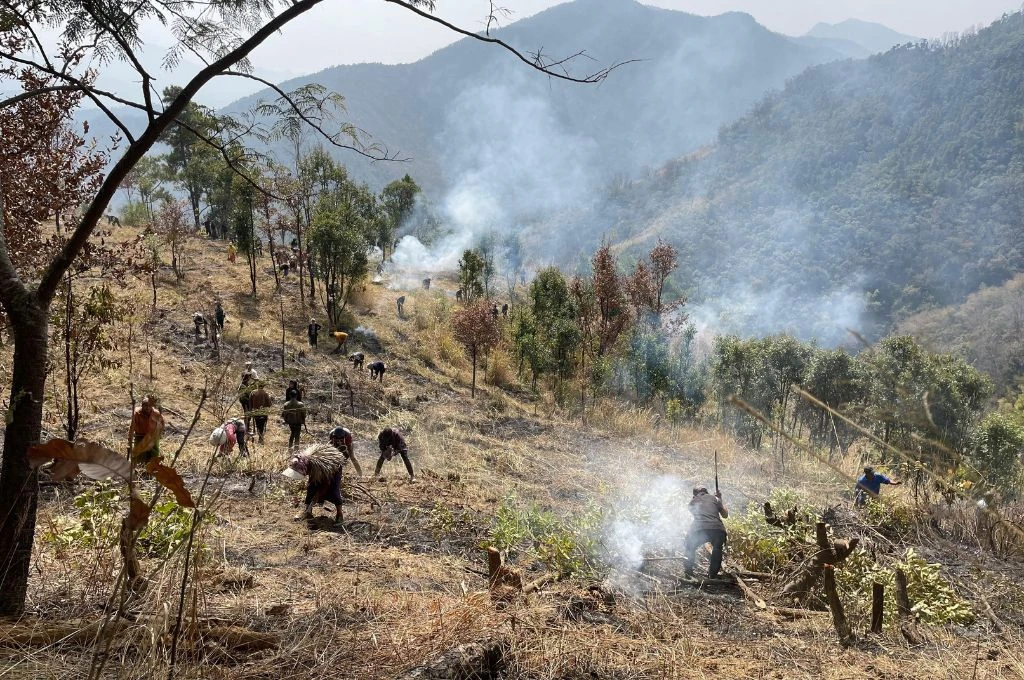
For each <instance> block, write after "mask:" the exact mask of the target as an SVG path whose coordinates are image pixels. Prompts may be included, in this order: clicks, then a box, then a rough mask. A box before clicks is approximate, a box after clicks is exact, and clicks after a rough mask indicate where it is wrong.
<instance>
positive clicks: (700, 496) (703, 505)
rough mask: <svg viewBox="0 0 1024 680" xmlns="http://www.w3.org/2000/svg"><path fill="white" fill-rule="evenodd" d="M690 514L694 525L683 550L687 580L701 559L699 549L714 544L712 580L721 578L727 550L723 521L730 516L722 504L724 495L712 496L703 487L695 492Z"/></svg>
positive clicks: (719, 492) (710, 563)
mask: <svg viewBox="0 0 1024 680" xmlns="http://www.w3.org/2000/svg"><path fill="white" fill-rule="evenodd" d="M689 509H690V514H691V515H693V523H692V524H691V525H690V532H689V533H688V534H687V535H686V544H685V546H684V548H683V556H684V565H685V566H684V570H685V573H686V577H687V578H693V565H694V562H695V561H696V559H697V548H700V547H701V546H703V545H704V544H706V543H710V544H711V560H710V562H709V564H708V578H715V577H717V576H718V572H719V570H721V568H722V552H723V551H724V550H725V541H726V538H727V536H726V533H725V524H724V523H723V522H722V519H724V518H726V517H728V516H729V510H728V509H727V508H726V507H725V504H724V503H722V492H721V491H715V494H714V495H713V496H712V495H711V494H710V493H708V490H707V488H705V487H703V486H699V487H695V488H694V489H693V498H691V499H690V508H689Z"/></svg>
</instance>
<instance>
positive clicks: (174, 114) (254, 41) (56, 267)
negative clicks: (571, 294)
mask: <svg viewBox="0 0 1024 680" xmlns="http://www.w3.org/2000/svg"><path fill="white" fill-rule="evenodd" d="M322 1H323V0H296V1H295V2H293V4H292V5H290V6H289V7H288V8H286V9H285V10H284V11H283V12H281V13H280V14H278V15H277V16H275V17H273V18H272V19H270V20H269V21H267V22H266V23H265V24H264V25H263V26H262V27H260V29H259V30H257V31H256V32H255V33H253V34H252V35H251V36H250V37H249V38H248V39H247V40H245V41H243V42H242V43H241V44H240V45H239V46H237V47H236V48H235V49H233V50H231V51H230V52H228V53H227V54H225V55H224V56H223V57H221V58H220V59H217V60H216V61H214V62H213V63H211V64H210V65H209V66H207V67H206V68H204V69H202V70H201V71H199V73H197V74H196V75H195V77H193V78H192V80H190V81H189V82H188V84H187V85H185V87H183V88H182V90H181V92H179V93H178V96H177V97H175V98H174V99H173V100H172V101H171V102H170V103H169V104H168V105H167V107H166V108H165V109H164V111H163V112H162V113H161V114H160V115H159V116H157V117H156V118H155V119H154V120H153V121H152V122H151V123H150V124H149V125H148V126H147V128H146V130H145V132H143V133H142V135H141V136H140V137H139V139H138V140H136V141H135V142H133V143H132V144H131V145H129V147H128V148H127V149H126V150H125V153H124V155H123V156H121V158H120V159H119V160H118V161H117V163H116V164H115V165H114V167H113V168H111V170H110V172H109V173H108V174H107V176H106V177H105V178H104V180H103V184H102V185H100V188H99V190H98V191H97V193H96V196H95V198H93V200H92V203H90V204H89V207H88V208H86V210H85V213H84V214H83V215H82V221H81V222H79V224H78V227H76V228H75V231H74V232H73V233H72V234H71V236H70V238H68V240H67V243H65V244H64V247H63V248H61V250H60V252H59V253H57V255H56V256H54V258H53V259H52V260H51V261H50V264H49V266H48V267H47V268H46V271H45V272H44V273H43V276H42V279H41V280H40V282H39V287H38V288H37V289H36V296H37V297H38V299H39V300H40V302H41V303H43V304H45V305H48V304H49V302H50V300H52V299H53V295H54V293H55V292H56V290H57V286H58V285H59V283H60V281H61V278H62V277H63V275H64V272H65V271H66V270H67V268H68V267H70V266H71V263H72V261H73V260H74V258H75V256H76V255H77V254H78V253H79V251H81V249H82V248H83V247H84V246H85V244H86V242H87V241H88V240H89V235H90V234H92V230H93V229H94V228H95V227H96V224H97V223H98V222H99V220H100V219H101V218H102V217H103V214H104V211H105V210H106V208H107V205H109V204H110V201H111V199H113V197H114V194H115V193H116V192H117V190H118V188H119V187H120V186H121V182H122V181H123V180H124V178H125V177H126V176H127V175H128V173H129V172H130V171H131V169H132V168H133V167H135V164H136V163H138V162H139V159H141V158H142V157H143V156H144V155H145V154H146V153H147V152H148V151H149V150H150V149H151V148H152V147H153V145H154V144H156V142H157V141H158V140H159V138H160V135H161V134H162V133H163V131H164V130H166V129H167V127H168V126H170V125H171V124H172V123H173V122H174V121H175V120H176V119H177V118H178V116H179V115H180V114H181V113H182V112H183V111H184V110H185V107H186V106H187V105H188V103H189V102H190V101H192V98H193V97H194V96H195V95H196V93H197V92H199V90H200V89H201V88H202V87H203V86H204V85H206V84H207V83H208V82H210V81H211V80H212V79H213V78H214V77H215V76H216V75H217V74H218V73H220V72H221V71H226V70H228V69H230V68H231V66H232V65H234V64H235V63H236V62H238V61H239V60H240V59H243V58H244V57H246V56H248V55H249V53H251V52H252V51H253V50H254V49H256V47H258V46H259V45H260V44H261V43H263V42H264V41H265V40H267V39H268V38H269V37H271V36H272V35H274V34H275V33H276V32H277V31H279V30H280V29H281V28H283V27H284V26H285V25H286V24H288V22H290V21H292V20H294V19H295V18H296V17H299V16H301V15H303V14H305V13H306V12H308V11H309V10H311V9H313V8H314V7H316V6H317V5H318V4H320V3H321V2H322Z"/></svg>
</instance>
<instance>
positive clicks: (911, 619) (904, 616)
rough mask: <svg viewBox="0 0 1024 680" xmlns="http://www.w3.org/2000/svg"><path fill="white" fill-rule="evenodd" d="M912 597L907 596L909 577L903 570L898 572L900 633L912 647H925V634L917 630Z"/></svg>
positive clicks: (897, 605)
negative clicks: (911, 602) (911, 601)
mask: <svg viewBox="0 0 1024 680" xmlns="http://www.w3.org/2000/svg"><path fill="white" fill-rule="evenodd" d="M912 609H913V607H912V606H911V604H910V596H909V595H908V594H907V575H906V573H904V571H903V570H902V569H897V570H896V611H897V613H898V614H899V618H900V633H901V634H902V635H903V637H904V639H905V640H906V641H907V642H908V643H910V644H912V645H923V644H924V643H925V642H927V639H926V638H925V636H924V634H922V633H921V631H920V630H918V628H917V619H916V617H915V616H914V613H913V611H912Z"/></svg>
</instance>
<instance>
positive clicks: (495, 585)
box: [487, 547, 523, 591]
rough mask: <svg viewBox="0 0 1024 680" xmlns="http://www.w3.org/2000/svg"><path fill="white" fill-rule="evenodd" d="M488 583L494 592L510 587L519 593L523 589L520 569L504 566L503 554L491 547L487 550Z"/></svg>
mask: <svg viewBox="0 0 1024 680" xmlns="http://www.w3.org/2000/svg"><path fill="white" fill-rule="evenodd" d="M487 583H488V585H489V586H490V588H491V589H492V590H494V589H500V587H501V586H509V587H511V588H514V589H515V590H517V591H518V590H522V589H523V575H522V573H521V572H520V571H519V570H518V569H513V568H512V567H509V566H508V565H506V564H502V559H501V553H500V552H499V551H498V550H497V548H493V547H491V548H487Z"/></svg>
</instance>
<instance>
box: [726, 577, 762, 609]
mask: <svg viewBox="0 0 1024 680" xmlns="http://www.w3.org/2000/svg"><path fill="white" fill-rule="evenodd" d="M734 577H735V579H736V585H738V586H739V587H740V590H742V591H743V596H744V597H746V598H747V599H748V600H750V601H751V602H753V603H754V606H755V607H757V608H758V609H765V608H767V607H768V604H767V603H766V602H765V601H764V600H763V599H761V598H760V597H758V595H757V593H755V592H754V591H753V590H751V589H750V586H748V585H747V584H746V583H744V582H743V579H742V578H740V577H739V576H735V575H734Z"/></svg>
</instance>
